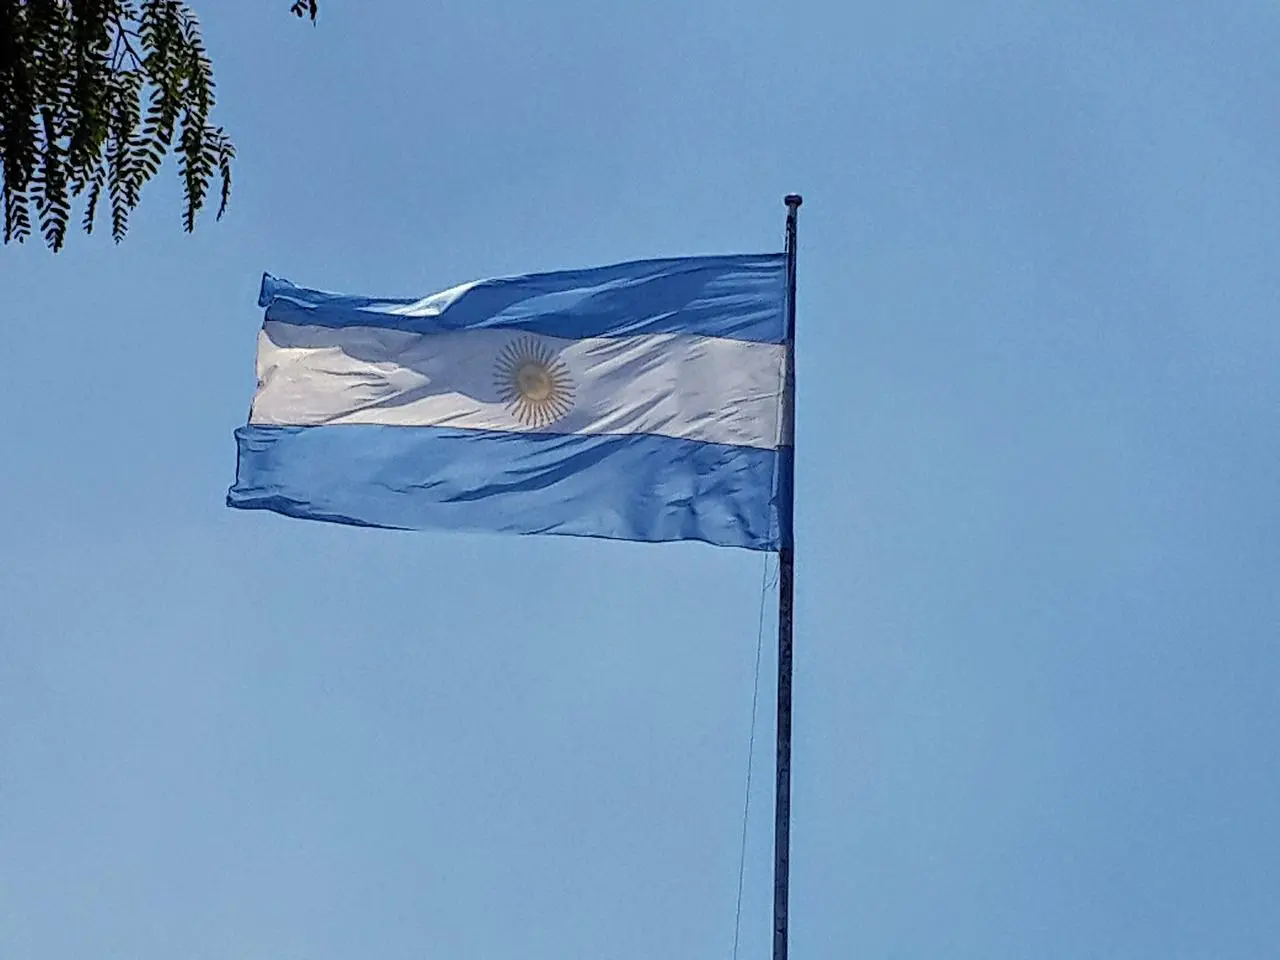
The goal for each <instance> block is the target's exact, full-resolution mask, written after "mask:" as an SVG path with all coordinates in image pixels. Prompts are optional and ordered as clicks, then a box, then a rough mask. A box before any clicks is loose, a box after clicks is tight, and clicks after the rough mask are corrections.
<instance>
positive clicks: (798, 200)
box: [782, 193, 804, 210]
mask: <svg viewBox="0 0 1280 960" xmlns="http://www.w3.org/2000/svg"><path fill="white" fill-rule="evenodd" d="M782 202H783V203H785V204H786V205H787V206H788V207H790V208H791V209H793V210H794V209H795V208H796V207H798V206H800V204H802V203H804V197H802V196H800V194H798V193H788V194H787V195H786V196H785V197H783V199H782Z"/></svg>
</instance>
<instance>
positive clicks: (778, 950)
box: [773, 193, 804, 960]
mask: <svg viewBox="0 0 1280 960" xmlns="http://www.w3.org/2000/svg"><path fill="white" fill-rule="evenodd" d="M783 202H784V203H785V204H786V205H787V382H786V386H785V390H786V399H785V402H784V404H783V417H784V423H783V430H784V435H785V438H786V442H787V443H789V444H790V445H791V450H790V454H791V455H790V456H789V457H785V456H784V457H783V458H782V464H783V467H782V476H781V483H780V484H779V489H778V493H779V497H780V504H779V527H780V530H781V534H782V536H781V545H780V546H779V548H778V726H777V733H778V753H777V766H776V779H775V783H774V807H773V960H787V944H788V938H787V927H788V921H789V917H788V906H789V894H790V888H791V653H792V647H791V625H792V612H793V608H794V601H795V537H794V535H793V532H792V516H793V514H794V512H795V407H796V404H795V390H796V374H795V343H796V221H797V220H798V219H799V212H800V204H801V203H803V202H804V201H803V198H801V196H800V195H799V194H798V193H791V194H788V195H787V197H786V199H785V200H784V201H783Z"/></svg>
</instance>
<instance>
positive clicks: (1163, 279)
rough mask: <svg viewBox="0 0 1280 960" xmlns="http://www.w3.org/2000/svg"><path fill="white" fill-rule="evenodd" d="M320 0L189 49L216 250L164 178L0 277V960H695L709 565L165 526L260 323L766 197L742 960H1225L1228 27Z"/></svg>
mask: <svg viewBox="0 0 1280 960" xmlns="http://www.w3.org/2000/svg"><path fill="white" fill-rule="evenodd" d="M358 6H359V9H358V11H357V10H356V5H355V4H352V3H349V2H348V3H343V2H340V0H325V3H324V5H323V10H322V19H321V22H320V24H319V26H318V27H316V28H314V29H313V28H311V27H310V26H308V25H305V24H302V23H298V22H296V21H294V20H293V19H292V18H291V17H289V16H288V12H287V9H286V8H287V3H286V2H285V0H276V2H274V3H270V2H264V0H260V2H256V3H252V4H248V3H241V4H220V3H214V2H198V3H196V7H197V9H199V10H200V12H202V13H203V14H204V16H205V18H206V20H205V23H206V34H207V40H208V44H209V47H210V49H211V51H212V53H213V55H214V56H215V58H216V64H217V68H218V80H219V87H218V90H219V94H220V97H221V103H220V105H219V108H218V116H219V118H220V120H221V122H223V123H224V124H226V125H227V126H228V128H229V129H230V130H231V132H232V133H233V135H234V137H235V139H236V142H237V144H238V146H239V149H240V154H241V156H240V160H239V163H238V165H237V167H236V185H235V195H234V199H233V204H232V207H231V209H230V212H229V215H228V216H227V218H226V219H225V220H224V221H223V222H222V223H221V224H216V225H215V224H214V223H213V222H212V220H211V219H209V218H206V219H205V221H204V222H202V224H201V226H200V228H199V230H198V232H197V234H196V235H195V236H193V237H186V236H184V235H182V234H181V233H180V232H179V223H180V218H179V212H180V211H179V197H178V192H177V185H176V182H175V180H176V178H174V177H173V176H172V174H171V173H169V174H166V176H165V177H164V178H163V179H162V180H160V181H157V182H155V183H154V184H152V185H151V186H150V187H148V188H147V190H146V193H145V194H144V202H143V207H142V208H141V210H140V211H139V213H138V215H137V217H136V219H135V222H134V229H133V232H132V233H131V235H130V237H129V239H128V241H127V242H126V243H125V244H124V245H123V246H121V247H119V248H114V247H112V246H111V244H110V243H109V242H108V241H106V240H105V239H104V238H101V237H95V238H92V239H89V238H85V237H84V236H83V235H77V236H74V237H73V238H72V239H71V241H70V243H69V245H68V249H67V250H66V251H65V252H64V253H62V254H60V255H58V256H56V257H55V256H52V255H50V254H49V253H47V252H46V251H45V250H43V249H42V248H41V247H39V246H29V247H27V248H25V249H18V248H13V247H10V248H5V249H0V321H2V326H0V331H2V332H3V336H4V344H5V354H6V358H5V362H4V363H3V375H0V403H3V407H4V410H5V411H6V414H5V416H4V417H3V418H2V419H0V444H2V448H3V450H4V457H3V460H2V461H0V464H2V469H0V503H2V504H3V509H2V510H0V955H3V956H4V957H5V958H6V960H72V958H75V960H80V958H84V957H93V958H95V960H114V958H120V960H126V958H127V960H170V958H174V957H182V958H191V960H204V958H210V960H213V958H224V957H225V958H231V957H234V958H243V960H259V958H261V960H292V958H298V960H337V958H353V957H361V958H365V957H368V958H378V960H399V958H403V960H409V958H422V957H431V958H436V957H439V958H445V957H454V958H485V960H489V958H493V960H503V958H513V960H515V958H520V960H529V958H548V960H550V958H556V960H560V958H564V957H584V958H585V957H607V958H610V960H642V958H643V960H656V958H662V960H675V958H686V957H687V958H698V960H708V958H725V960H727V958H728V957H729V950H730V945H731V942H732V934H733V929H732V928H733V908H734V891H735V884H736V878H737V856H738V837H739V831H740V827H741V821H740V816H741V807H742V791H743V775H744V769H745V764H746V757H747V729H748V717H749V710H750V702H751V680H752V661H753V655H754V650H755V637H756V622H757V609H758V608H757V603H758V599H759V588H760V578H761V564H762V558H761V557H760V556H759V555H755V554H749V553H745V552H734V551H730V550H716V549H713V548H709V547H703V546H700V545H694V544H684V545H668V546H644V545H633V544H621V543H607V542H592V541H573V540H561V539H555V538H547V539H535V538H510V539H507V538H501V537H484V536H458V535H452V536H451V535H438V536H437V535H423V534H397V533H390V532H378V531H369V530H352V529H346V528H339V527H327V526H324V525H319V524H307V523H302V522H297V521H290V520H285V519H283V518H279V517H275V516H271V515H267V514H239V513H233V512H231V511H228V510H226V509H225V508H224V506H223V497H224V494H225V490H226V488H227V486H228V485H229V483H230V482H231V480H232V475H233V470H234V446H233V442H232V431H233V429H234V428H235V427H236V426H237V425H239V424H240V423H242V422H243V421H244V419H245V416H246V412H247V405H248V401H249V397H250V394H251V392H252V389H253V385H254V376H253V366H252V364H253V351H254V338H255V331H256V329H257V327H258V325H259V323H260V320H261V317H260V313H259V311H258V309H257V308H256V306H255V303H254V299H255V296H256V293H257V287H258V280H259V276H260V274H261V272H262V271H263V270H270V271H271V272H273V273H276V274H279V275H281V276H285V277H288V278H290V279H293V280H295V281H296V282H298V283H302V284H307V285H311V286H317V287H324V288H329V289H337V290H343V291H348V292H353V293H370V294H392V295H415V294H425V293H428V292H431V291H433V290H437V289H440V288H443V287H447V286H451V285H453V284H455V283H458V282H461V281H464V280H468V279H473V278H476V277H483V276H492V275H500V274H505V273H516V272H526V271H533V270H540V269H554V268H560V267H577V266H583V265H588V264H596V263H603V262H609V261H615V260H623V259H629V258H636V257H646V256H664V255H679V254H686V253H728V252H740V251H759V250H764V249H775V248H778V247H779V246H780V245H781V239H782V238H781V230H782V221H783V213H784V211H783V207H782V204H781V197H782V195H783V194H784V193H786V192H787V191H789V190H798V191H801V192H803V193H804V194H805V198H806V204H805V207H804V209H803V214H802V221H801V248H802V249H801V261H800V316H799V327H800V345H799V349H800V357H799V367H800V377H801V378H802V379H801V383H800V398H799V414H798V416H799V425H798V445H799V447H798V450H799V452H798V489H799V506H798V515H797V523H798V537H799V569H798V577H799V595H798V623H797V630H798V634H797V678H796V696H797V709H796V738H797V739H796V768H795V804H796V806H795V830H794V839H795V849H794V879H793V899H794V915H793V955H794V956H795V957H796V958H798V960H804V958H819V957H821V958H841V960H842V958H855V957H856V958H861V957H867V958H894V960H917V958H918V960H935V958H941V957H945V958H948V960H961V958H973V960H991V958H1033V957H1034V958H1037V960H1039V958H1064V960H1066V958H1070V960H1076V958H1081V957H1096V958H1105V960H1112V958H1116V960H1128V958H1133V960H1145V958H1152V960H1174V958H1179V960H1180V958H1188V960H1191V958H1213V960H1234V958H1240V960H1258V958H1262V957H1266V956H1271V955H1273V953H1274V951H1275V950H1277V949H1280V948H1278V947H1277V944H1278V943H1280V910H1278V909H1277V902H1278V901H1280V868H1278V867H1277V864H1278V863H1280V820H1278V819H1277V815H1276V814H1277V811H1278V810H1280V766H1278V764H1277V759H1276V756H1277V747H1276V734H1277V730H1278V729H1280V700H1278V699H1277V691H1278V690H1280V648H1278V646H1277V640H1278V639H1280V496H1278V495H1277V494H1278V492H1280V457H1278V456H1277V452H1278V450H1280V376H1278V370H1280V323H1278V322H1277V316H1276V304H1277V294H1278V293H1280V262H1277V250H1280V226H1278V223H1280V125H1277V122H1276V117H1277V112H1278V111H1280V53H1278V51H1280V5H1277V4H1276V3H1275V2H1273V0H1266V2H1263V0H1252V2H1250V0H1239V2H1233V3H1228V4H1218V5H1206V4H1190V3H1166V4H1153V3H1149V2H1138V0H1122V2H1115V3H1106V4H1102V3H1092V4H1064V3H1053V2H1048V0H1042V2H1023V3H1009V2H1003V3H1002V2H975V3H967V4H956V3H952V2H941V0H938V2H923V0H921V2H907V3H894V4H883V3H876V4H870V3H861V2H857V3H834V2H830V0H797V2H794V3H790V4H781V3H776V2H775V3H756V2H746V3H743V2H738V3H727V2H723V0H705V2H697V3H690V2H682V3H673V2H667V0H659V2H651V3H645V4H626V5H622V4H602V3H598V2H582V0H572V2H554V3H549V4H548V3H539V4H531V3H526V2H515V0H505V2H494V3H480V4H477V3H413V2H409V0H384V2H377V3H361V4H359V5H358ZM766 628H767V629H768V630H771V629H772V620H771V619H770V620H769V622H768V623H767V627H766ZM767 643H771V641H767ZM769 650H770V647H769V646H768V645H767V646H766V661H765V681H766V689H765V692H764V697H765V704H770V703H771V701H770V698H771V692H770V691H769V689H768V686H767V685H768V683H769V682H770V680H771V674H772V663H771V662H770V660H769V656H768V651H769ZM756 759H757V767H756V769H757V774H758V777H757V781H756V783H757V790H756V792H755V795H754V797H753V800H754V806H753V817H752V819H751V821H750V825H749V826H750V844H749V849H748V859H747V863H748V871H747V877H746V903H745V923H744V929H743V943H742V950H741V956H742V957H743V958H745V960H762V958H765V957H766V956H767V951H768V943H769V933H768V931H769V895H770V887H769V884H770V879H769V869H770V832H769V831H770V822H769V821H770V810H771V805H770V804H771V800H770V786H771V785H770V783H769V781H770V771H771V766H772V723H771V720H770V716H769V712H768V710H765V716H764V718H763V725H762V728H761V742H760V743H759V745H758V751H757V757H756Z"/></svg>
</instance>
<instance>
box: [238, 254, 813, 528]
mask: <svg viewBox="0 0 1280 960" xmlns="http://www.w3.org/2000/svg"><path fill="white" fill-rule="evenodd" d="M785 297H786V261H785V257H784V255H782V254H765V255H758V256H724V257H696V258H683V259H672V260H650V261H643V262H637V263H626V264H618V265H615V266H609V267H597V268H593V269H587V270H570V271H563V272H558V273H543V274H531V275H528V276H522V277H510V278H505V279H498V280H483V281H479V282H475V283H468V284H463V285H462V286H458V287H454V288H452V289H449V290H445V291H443V292H441V293H437V294H433V295H432V296H429V297H426V298H424V299H378V298H370V297H355V296H344V295H339V294H333V293H323V292H320V291H317V290H308V289H305V288H303V287H298V286H294V285H293V284H291V283H289V282H288V281H286V280H280V279H276V278H274V277H271V276H269V275H268V276H265V277H264V278H263V282H262V293H261V295H260V297H259V306H262V307H265V308H266V315H265V319H264V322H263V325H262V329H261V331H260V333H259V335H258V354H257V372H258V387H257V391H256V393H255V395H254V398H253V405H252V407H251V410H250V414H249V422H248V424H247V425H246V426H244V427H241V428H240V429H239V430H237V431H236V441H237V445H238V453H239V458H238V463H237V468H236V482H235V485H234V486H233V487H232V488H231V490H230V492H229V493H228V495H227V504H228V506H231V507H236V508H239V509H246V510H273V511H275V512H277V513H282V514H286V515H288V516H292V517H300V518H304V519H310V520H324V521H332V522H338V523H349V524H357V525H361V526H374V527H393V528H400V529H412V530H427V529H435V530H476V531H495V532H509V533H521V534H537V533H547V534H565V535H571V536H584V537H610V538H614V539H622V540H645V541H664V540H702V541H705V542H707V543H712V544H717V545H720V546H733V547H745V548H747V549H752V550H776V549H779V548H780V547H782V546H785V545H786V544H785V543H783V540H784V535H783V533H782V531H783V529H784V527H785V526H786V524H785V523H784V522H783V518H782V517H781V516H780V509H781V508H782V505H783V504H786V503H789V502H790V491H786V490H781V489H779V486H780V484H782V483H785V482H786V480H785V478H786V477H788V476H789V475H790V471H789V470H787V469H784V467H786V466H787V462H786V461H785V460H784V459H783V458H788V457H790V456H791V438H790V437H789V436H786V435H785V422H786V419H785V417H784V416H783V403H784V398H785V390H784V384H785V378H786V367H787V357H786V351H787V349H788V344H787V343H786V319H785V310H784V306H785Z"/></svg>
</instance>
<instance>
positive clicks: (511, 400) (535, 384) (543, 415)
mask: <svg viewBox="0 0 1280 960" xmlns="http://www.w3.org/2000/svg"><path fill="white" fill-rule="evenodd" d="M495 373H496V376H497V381H498V393H499V395H500V396H501V397H502V402H503V403H505V404H506V405H507V409H508V410H509V411H510V412H511V415H512V416H513V417H515V418H516V419H517V420H519V421H520V422H521V423H523V424H525V425H526V426H530V427H545V426H547V425H548V424H552V423H555V422H556V421H557V420H559V419H560V418H561V417H563V416H564V415H565V414H566V413H568V412H569V410H570V409H572V407H573V381H572V380H571V379H570V377H569V368H568V367H566V366H565V365H564V364H563V363H561V362H560V359H559V358H558V357H557V356H556V355H555V353H554V352H553V351H552V350H551V348H550V347H548V346H547V345H546V344H544V343H542V342H541V341H539V340H538V339H537V338H535V337H529V336H526V337H520V338H519V339H517V340H513V341H511V342H510V343H508V344H507V345H506V346H505V347H503V348H502V352H501V353H500V354H498V364H497V369H496V371H495Z"/></svg>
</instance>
